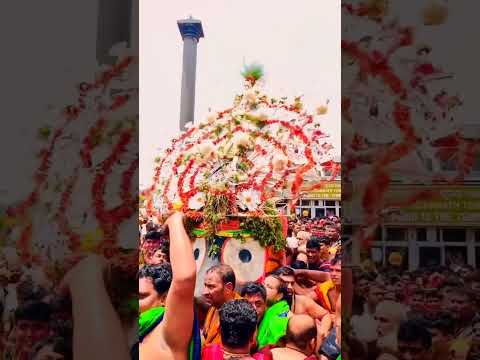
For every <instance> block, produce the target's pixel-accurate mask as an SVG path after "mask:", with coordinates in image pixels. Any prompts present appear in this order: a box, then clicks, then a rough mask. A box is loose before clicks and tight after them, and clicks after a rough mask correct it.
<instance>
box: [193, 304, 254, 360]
mask: <svg viewBox="0 0 480 360" xmlns="http://www.w3.org/2000/svg"><path fill="white" fill-rule="evenodd" d="M218 312H219V319H220V320H219V323H220V329H219V330H220V334H221V343H220V344H210V345H207V346H205V347H204V348H203V351H202V359H203V360H230V359H231V360H233V359H235V360H253V358H252V357H251V356H250V351H251V348H252V344H253V343H254V341H255V330H256V328H257V313H256V311H255V309H254V308H253V306H252V305H250V304H249V302H248V301H246V300H243V299H234V300H230V301H227V302H225V303H224V304H223V305H222V306H221V308H220V309H219V311H218Z"/></svg>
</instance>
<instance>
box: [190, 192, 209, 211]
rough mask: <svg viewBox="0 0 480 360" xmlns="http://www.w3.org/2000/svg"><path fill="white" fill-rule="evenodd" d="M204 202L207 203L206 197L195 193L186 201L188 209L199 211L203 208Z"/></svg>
mask: <svg viewBox="0 0 480 360" xmlns="http://www.w3.org/2000/svg"><path fill="white" fill-rule="evenodd" d="M206 201H207V197H206V195H205V193H203V192H199V193H196V194H195V195H194V196H192V197H191V198H190V199H189V200H188V208H189V209H191V210H200V209H201V208H203V207H204V206H205V203H206Z"/></svg>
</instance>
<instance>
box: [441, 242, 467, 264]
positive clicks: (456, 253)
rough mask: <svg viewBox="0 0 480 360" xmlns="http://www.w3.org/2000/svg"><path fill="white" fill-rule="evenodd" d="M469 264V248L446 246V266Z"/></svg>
mask: <svg viewBox="0 0 480 360" xmlns="http://www.w3.org/2000/svg"><path fill="white" fill-rule="evenodd" d="M452 264H456V265H465V264H467V247H466V246H445V265H447V266H449V265H452Z"/></svg>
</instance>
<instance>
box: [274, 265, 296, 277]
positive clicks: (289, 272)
mask: <svg viewBox="0 0 480 360" xmlns="http://www.w3.org/2000/svg"><path fill="white" fill-rule="evenodd" d="M271 275H275V276H295V271H293V269H292V268H291V267H289V266H282V267H279V268H278V269H276V270H274V271H272V272H271Z"/></svg>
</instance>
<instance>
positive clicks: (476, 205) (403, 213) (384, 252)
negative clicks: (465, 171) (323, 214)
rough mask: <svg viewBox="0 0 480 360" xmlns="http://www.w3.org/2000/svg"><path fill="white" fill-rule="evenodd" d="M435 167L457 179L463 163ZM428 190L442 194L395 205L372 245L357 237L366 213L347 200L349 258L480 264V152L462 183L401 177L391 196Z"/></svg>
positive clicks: (410, 264) (408, 264) (413, 265)
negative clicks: (422, 181)
mask: <svg viewBox="0 0 480 360" xmlns="http://www.w3.org/2000/svg"><path fill="white" fill-rule="evenodd" d="M434 170H435V171H436V173H437V174H441V175H444V176H445V177H449V178H454V176H455V175H456V174H457V173H458V162H455V161H452V159H450V160H448V161H445V162H442V163H437V164H436V166H435V168H434ZM424 190H432V192H433V193H434V194H436V197H435V198H433V199H430V200H418V201H416V202H415V203H414V204H412V205H410V206H407V207H402V208H398V209H392V211H390V212H389V213H388V215H386V216H385V217H384V219H383V221H382V225H381V226H379V227H378V228H377V229H376V233H375V237H374V239H373V242H372V243H371V245H370V247H369V248H368V249H362V248H361V245H360V244H358V243H355V242H354V241H352V237H353V234H354V233H355V231H356V230H358V229H359V228H361V227H362V226H363V225H362V219H360V218H356V217H355V215H356V214H361V213H362V211H358V210H357V211H355V209H360V204H359V203H358V202H357V203H356V204H354V203H353V202H348V203H347V202H345V203H344V204H343V205H344V213H345V214H348V216H347V217H346V218H344V219H342V220H343V221H344V222H343V224H344V226H343V229H342V232H343V238H344V249H345V251H346V253H347V258H348V259H349V260H350V261H351V262H352V263H353V264H354V265H358V264H359V263H360V262H361V261H362V260H363V259H364V258H369V259H371V260H372V261H373V262H374V263H375V264H377V265H387V264H389V265H395V266H399V267H401V268H403V269H405V270H407V269H408V270H410V271H413V270H415V269H417V268H420V267H428V266H438V265H442V266H443V265H449V264H452V263H456V264H468V265H471V266H474V267H480V152H478V153H477V154H476V157H475V160H474V163H473V168H472V171H471V172H470V173H469V175H468V176H467V177H466V178H465V180H464V181H463V182H462V183H461V184H457V185H452V184H446V183H443V184H442V183H438V184H434V185H421V184H412V183H408V182H405V181H402V180H401V177H399V178H398V179H396V181H395V182H394V183H393V184H392V185H391V186H390V189H389V190H388V192H387V194H386V199H385V200H386V203H395V202H399V201H402V200H405V199H407V198H408V197H409V196H411V195H412V194H419V193H421V192H422V191H424ZM354 191H355V189H354Z"/></svg>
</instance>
